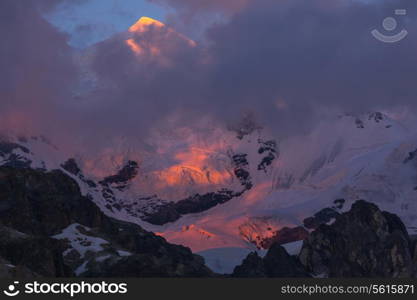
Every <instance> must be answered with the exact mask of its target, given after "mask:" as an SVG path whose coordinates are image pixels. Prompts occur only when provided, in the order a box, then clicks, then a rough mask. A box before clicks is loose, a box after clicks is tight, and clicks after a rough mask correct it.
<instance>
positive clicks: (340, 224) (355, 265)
mask: <svg viewBox="0 0 417 300" xmlns="http://www.w3.org/2000/svg"><path fill="white" fill-rule="evenodd" d="M411 248H412V245H411V242H410V238H409V236H408V233H407V230H406V228H405V226H404V224H403V223H402V222H401V220H400V219H399V218H398V217H397V216H396V215H393V214H390V213H387V212H382V211H380V210H379V208H378V207H377V206H376V205H374V204H371V203H367V202H365V201H363V200H361V201H357V202H356V203H355V204H353V205H352V208H351V210H350V211H349V212H347V213H344V214H342V215H340V216H338V217H337V218H336V221H335V222H334V223H333V224H332V225H325V224H323V225H320V226H319V227H318V228H317V229H316V230H315V231H314V232H312V233H311V234H310V236H309V237H308V238H307V239H306V240H305V241H304V244H303V247H302V250H301V252H300V255H299V258H300V261H301V263H302V264H303V265H304V266H305V268H306V269H307V270H308V271H309V272H311V273H313V274H315V275H322V276H329V277H411V276H413V275H414V273H415V272H414V263H413V253H412V250H411Z"/></svg>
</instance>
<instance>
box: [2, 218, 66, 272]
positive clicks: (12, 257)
mask: <svg viewBox="0 0 417 300" xmlns="http://www.w3.org/2000/svg"><path fill="white" fill-rule="evenodd" d="M64 249H65V248H64V244H63V243H61V242H60V241H57V240H54V239H51V238H49V237H38V236H32V235H28V234H24V233H21V232H18V231H16V230H14V229H12V228H9V227H6V226H3V225H1V224H0V257H3V258H4V259H7V261H9V262H10V264H11V265H13V266H19V269H20V270H21V271H23V273H25V274H26V275H29V274H30V273H32V274H38V275H41V276H48V277H64V276H67V277H69V276H71V275H72V272H71V270H70V268H68V267H67V266H66V265H65V264H64V259H63V258H62V251H64Z"/></svg>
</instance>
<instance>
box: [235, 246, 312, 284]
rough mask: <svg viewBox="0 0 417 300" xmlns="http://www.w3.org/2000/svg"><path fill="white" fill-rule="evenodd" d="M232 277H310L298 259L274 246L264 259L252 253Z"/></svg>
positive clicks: (283, 249)
mask: <svg viewBox="0 0 417 300" xmlns="http://www.w3.org/2000/svg"><path fill="white" fill-rule="evenodd" d="M232 277H271V278H283V277H309V274H308V273H307V272H306V271H305V270H304V268H303V267H302V265H301V264H300V262H299V261H298V259H297V258H296V257H294V256H290V255H289V254H288V253H287V251H286V250H285V248H284V247H282V246H280V245H278V244H274V245H272V246H271V248H270V249H269V250H268V253H267V254H266V256H265V257H264V258H260V257H259V256H258V254H256V253H250V254H249V255H248V256H247V257H246V258H245V260H244V261H243V263H242V264H241V265H240V266H237V267H236V268H235V269H234V271H233V274H232Z"/></svg>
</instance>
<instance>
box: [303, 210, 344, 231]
mask: <svg viewBox="0 0 417 300" xmlns="http://www.w3.org/2000/svg"><path fill="white" fill-rule="evenodd" d="M337 216H339V213H338V212H337V211H335V210H334V209H333V208H324V209H322V210H320V211H319V212H317V213H315V214H314V216H313V217H309V218H306V219H304V221H303V223H304V226H305V227H306V228H308V229H316V228H317V227H319V226H320V225H321V224H326V223H328V222H330V221H331V220H332V219H334V218H336V217H337Z"/></svg>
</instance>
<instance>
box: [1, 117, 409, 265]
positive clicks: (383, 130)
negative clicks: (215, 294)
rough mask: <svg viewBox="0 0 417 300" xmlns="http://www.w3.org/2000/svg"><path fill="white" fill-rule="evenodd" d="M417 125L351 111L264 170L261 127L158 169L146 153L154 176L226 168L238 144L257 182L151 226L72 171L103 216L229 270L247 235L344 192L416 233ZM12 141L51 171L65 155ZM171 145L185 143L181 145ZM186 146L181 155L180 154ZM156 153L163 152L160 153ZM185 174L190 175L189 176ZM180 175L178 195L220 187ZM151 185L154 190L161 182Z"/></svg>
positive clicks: (285, 222) (291, 144) (287, 146)
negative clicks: (113, 206) (188, 168)
mask: <svg viewBox="0 0 417 300" xmlns="http://www.w3.org/2000/svg"><path fill="white" fill-rule="evenodd" d="M395 119H397V120H395ZM412 128H413V127H412V126H409V125H407V122H405V123H403V122H402V121H399V120H398V117H395V118H390V117H388V116H386V115H383V116H382V119H380V118H379V117H378V116H376V115H375V114H366V115H363V116H361V117H360V118H356V117H352V116H349V115H345V116H342V117H339V118H335V119H334V120H329V121H326V122H323V123H322V124H320V125H319V126H318V127H317V128H316V129H314V130H313V132H312V133H311V134H310V135H308V136H298V137H293V138H291V139H287V140H283V141H280V142H279V151H280V157H279V159H278V160H277V161H276V162H275V163H274V164H273V165H272V166H270V167H269V168H268V170H267V172H264V171H259V170H257V169H256V167H255V166H256V163H253V162H258V161H259V157H258V153H257V152H256V149H257V147H255V146H253V145H256V141H257V139H258V138H259V137H260V133H259V131H254V132H253V133H252V134H250V135H248V136H246V137H244V138H243V139H241V140H239V139H236V138H235V137H233V139H232V137H231V136H229V133H227V131H224V132H223V131H219V132H222V135H223V137H224V138H230V139H232V140H231V142H230V144H229V145H222V147H219V148H218V149H216V150H213V151H212V152H211V153H212V155H208V156H207V154H204V155H200V154H198V155H197V158H193V155H195V154H193V153H192V151H191V154H189V155H190V157H191V158H189V157H188V156H187V155H186V154H183V155H179V156H178V155H177V153H176V154H174V157H177V158H180V159H179V160H176V161H174V162H170V163H169V162H164V163H161V162H160V160H159V159H155V160H154V161H158V162H159V164H157V163H155V164H156V165H155V166H153V167H151V166H149V164H150V162H151V161H152V159H150V156H149V157H148V158H149V160H148V162H147V164H146V163H145V165H147V168H148V170H152V171H149V174H153V172H154V170H160V172H162V171H164V170H166V169H168V170H171V167H172V166H176V167H178V168H181V166H183V165H184V164H185V165H186V164H187V163H191V162H192V163H196V162H195V161H194V160H195V159H197V168H203V166H199V165H198V163H199V162H201V161H199V159H202V160H203V162H204V163H209V162H210V163H214V165H213V168H214V169H216V170H219V169H222V168H224V169H226V170H227V168H228V161H227V159H225V157H227V151H230V150H231V149H233V151H238V152H246V153H248V154H249V155H248V160H249V162H250V165H251V167H250V173H251V177H252V181H253V185H254V186H253V188H252V189H251V190H250V191H248V192H246V193H245V194H243V195H242V196H241V197H237V198H234V199H232V200H230V201H229V202H227V203H225V204H222V205H217V206H216V207H214V208H211V209H209V210H207V211H204V212H201V213H196V214H189V215H185V216H183V217H182V218H180V219H179V220H177V221H176V222H173V223H168V224H165V225H163V226H156V225H151V224H149V223H147V222H144V221H142V220H140V219H139V218H135V217H134V216H132V215H131V214H128V213H127V212H126V211H124V210H123V209H122V210H120V211H118V210H113V211H111V210H109V209H107V208H106V207H105V203H106V202H105V201H104V199H103V197H102V193H101V191H100V189H99V188H97V187H96V188H92V187H90V186H88V185H87V184H86V183H85V182H84V181H82V180H80V178H79V177H77V176H74V175H72V174H70V173H68V172H67V173H68V175H70V176H72V177H73V178H74V179H76V180H77V182H79V184H80V186H81V189H82V191H83V192H84V193H85V194H89V195H90V196H91V197H92V199H93V200H94V201H95V202H96V203H97V204H98V205H99V206H100V207H101V208H102V209H103V211H104V212H105V213H106V214H108V215H110V216H113V217H116V218H118V219H122V220H126V221H131V222H135V223H138V224H139V225H141V226H143V227H144V228H146V229H148V230H151V231H153V232H156V233H157V234H159V235H161V236H163V237H165V238H166V239H167V240H168V241H169V242H171V243H175V244H182V245H186V246H189V247H190V248H191V249H192V250H193V251H194V252H200V253H201V254H202V255H203V256H205V257H206V258H207V262H208V264H209V265H210V266H211V267H212V268H214V269H215V270H216V271H219V272H229V271H230V270H231V269H232V268H233V266H234V265H235V264H237V263H238V262H239V261H240V260H241V258H243V257H245V256H246V254H247V253H248V251H250V250H254V249H255V246H254V245H253V244H251V243H249V242H248V241H247V237H248V236H256V235H260V236H262V237H267V236H268V234H269V232H270V231H268V230H267V228H273V229H274V230H276V229H279V228H282V227H284V226H289V227H291V226H298V225H302V221H303V219H304V218H306V217H309V216H311V215H313V214H314V213H315V212H317V211H319V210H320V209H322V208H325V207H329V206H331V205H332V202H333V201H334V200H335V199H339V198H343V199H345V200H346V205H345V206H344V210H348V209H349V207H350V205H351V204H352V203H353V202H354V201H355V200H357V199H366V200H368V201H372V202H374V203H377V204H378V205H379V206H380V207H381V208H382V209H385V210H388V211H390V212H394V213H396V214H398V215H399V216H401V218H402V219H403V221H404V223H405V224H406V226H407V228H408V230H409V231H410V233H415V230H416V229H417V213H416V212H417V207H416V205H417V202H416V201H415V199H416V197H417V191H416V190H415V188H416V187H417V160H415V159H413V155H410V153H412V152H413V151H415V150H416V149H417V134H416V131H415V130H412ZM214 132H215V133H213V132H212V134H214V135H216V134H220V133H219V132H218V131H214ZM213 139H214V138H213ZM175 140H177V138H175ZM216 140H218V136H216ZM193 141H195V140H193ZM14 142H15V143H16V144H19V145H22V146H24V147H26V148H27V149H30V152H28V153H26V152H25V151H22V149H20V148H16V149H14V150H13V153H15V154H16V155H19V156H20V157H23V158H27V159H28V160H30V161H32V167H36V168H45V169H46V170H48V169H54V168H60V164H61V163H62V162H63V161H64V160H65V158H64V157H62V155H60V152H59V149H57V148H56V147H54V146H52V145H51V144H50V143H47V142H46V141H45V140H44V139H41V138H30V139H20V140H15V141H14ZM165 142H166V143H167V144H169V143H170V142H172V141H170V140H169V139H165ZM181 143H183V142H181ZM189 143H191V142H190V141H189V142H187V143H185V145H186V146H184V144H183V147H184V149H188V150H189V149H190V147H189ZM226 144H227V143H226ZM200 146H203V145H200ZM166 147H168V146H166ZM168 148H169V147H168ZM174 148H175V149H178V148H180V149H181V147H180V146H178V145H176V146H175V147H174ZM220 149H222V150H220ZM182 150H183V149H181V151H179V153H183V152H182ZM222 151H225V152H224V153H222ZM162 153H163V152H162ZM204 153H206V152H204ZM213 153H215V155H214V154H213ZM223 155H225V156H223ZM9 156H10V154H9ZM156 156H157V157H159V155H158V154H156ZM184 158H185V159H184ZM7 159H8V156H7V155H6V154H3V155H2V156H1V157H0V160H1V162H0V163H1V164H5V162H7ZM181 159H183V160H181ZM170 166H171V167H170ZM173 170H174V171H173V172H174V173H173V174H174V175H175V176H179V174H177V173H176V172H175V170H176V169H175V168H174V169H173ZM65 172H66V171H65ZM141 172H143V171H141ZM86 173H87V172H86ZM180 173H181V172H180ZM140 174H142V176H138V177H136V178H135V179H134V180H132V182H130V183H128V186H127V187H126V189H124V190H122V191H119V190H117V191H116V190H115V194H116V198H117V199H119V200H123V201H133V200H132V199H134V198H135V197H136V196H137V194H136V193H137V192H138V186H139V187H140V186H141V184H140V183H137V181H139V182H140V181H141V180H143V174H144V173H140ZM181 174H182V175H184V173H181ZM174 175H173V176H174ZM184 176H186V177H187V178H190V177H189V174H186V175H184ZM154 180H155V179H154ZM178 180H179V181H178V182H177V183H178V186H177V188H178V190H179V191H178V194H187V193H189V192H195V191H196V189H198V187H201V188H202V189H203V190H205V189H209V188H210V187H212V188H214V187H218V186H219V185H220V183H219V182H213V183H212V185H211V184H208V183H207V182H205V181H201V182H199V181H198V180H197V181H191V182H188V183H189V184H190V185H191V186H190V187H187V181H186V180H185V179H184V180H183V179H178ZM179 183H181V184H179ZM221 183H222V184H224V186H226V187H228V186H231V187H232V188H233V187H234V185H235V184H236V183H235V182H234V181H233V179H232V176H230V178H229V177H228V180H225V181H224V182H221ZM154 187H155V188H157V187H158V185H155V186H154ZM170 188H171V189H169V190H172V189H175V185H173V186H172V187H170ZM149 192H150V191H149ZM154 192H157V190H155V191H154ZM145 194H146V193H143V194H142V196H143V195H145ZM247 225H250V226H247ZM292 251H293V252H294V250H292Z"/></svg>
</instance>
